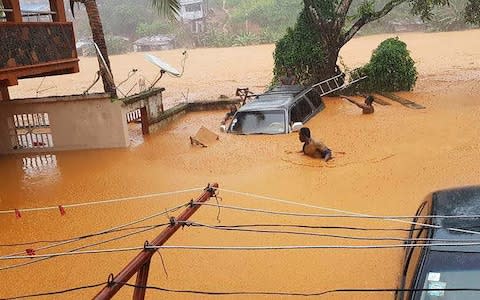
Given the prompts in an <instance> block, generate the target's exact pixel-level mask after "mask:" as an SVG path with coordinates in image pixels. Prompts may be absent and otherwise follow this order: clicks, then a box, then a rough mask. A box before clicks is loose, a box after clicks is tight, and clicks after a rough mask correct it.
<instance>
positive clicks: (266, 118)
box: [222, 73, 366, 134]
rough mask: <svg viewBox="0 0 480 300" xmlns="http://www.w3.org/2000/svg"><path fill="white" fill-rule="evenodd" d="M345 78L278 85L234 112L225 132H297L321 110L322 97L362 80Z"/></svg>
mask: <svg viewBox="0 0 480 300" xmlns="http://www.w3.org/2000/svg"><path fill="white" fill-rule="evenodd" d="M345 76H346V75H345V74H344V73H340V74H338V75H335V76H333V77H331V78H328V79H326V80H324V81H321V82H319V83H316V84H314V85H312V86H308V87H305V86H301V85H282V86H279V87H275V88H273V89H271V90H269V91H268V92H266V93H264V94H261V95H257V96H256V97H255V99H254V100H253V101H251V102H249V103H246V104H245V105H244V106H242V107H241V108H240V109H238V111H237V112H236V114H235V115H234V116H233V120H232V122H231V123H230V126H229V127H228V129H227V132H229V133H235V134H282V133H290V132H292V131H298V130H300V128H302V126H303V124H305V122H307V121H308V120H309V119H310V118H312V117H313V116H315V115H316V114H317V113H318V112H320V111H322V110H323V109H324V108H325V104H324V103H323V100H322V97H323V96H326V95H328V94H331V93H333V92H336V91H339V90H343V89H345V88H346V87H348V86H350V85H352V84H354V83H356V82H358V81H360V80H363V79H365V78H366V76H363V77H358V78H356V79H354V78H350V81H349V82H346V81H345ZM239 90H243V91H246V93H245V95H244V96H245V97H250V96H249V93H250V92H249V91H248V89H237V95H238V91H239ZM243 100H244V99H243ZM224 129H225V128H222V130H224Z"/></svg>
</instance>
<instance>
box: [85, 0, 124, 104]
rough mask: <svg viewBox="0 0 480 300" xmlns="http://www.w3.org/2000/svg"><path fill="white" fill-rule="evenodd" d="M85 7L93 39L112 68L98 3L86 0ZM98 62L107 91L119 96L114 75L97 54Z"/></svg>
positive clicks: (93, 0) (113, 95)
mask: <svg viewBox="0 0 480 300" xmlns="http://www.w3.org/2000/svg"><path fill="white" fill-rule="evenodd" d="M83 3H84V4H85V9H86V10H87V15H88V21H89V23H90V28H91V29H92V37H93V41H94V42H95V43H96V44H97V46H98V48H99V49H100V53H101V54H102V56H103V58H104V60H105V63H106V65H107V66H108V69H110V70H111V68H110V59H109V58H108V51H107V44H106V42H105V36H104V34H103V26H102V21H101V20H100V14H99V12H98V7H97V3H96V1H95V0H84V1H83ZM97 59H98V64H99V66H100V73H101V75H102V81H103V88H104V90H105V92H106V93H110V94H111V95H112V97H117V92H116V90H115V83H114V82H113V75H112V76H110V74H109V72H108V71H107V70H106V69H105V67H104V66H103V62H102V59H101V58H100V57H99V56H98V55H97Z"/></svg>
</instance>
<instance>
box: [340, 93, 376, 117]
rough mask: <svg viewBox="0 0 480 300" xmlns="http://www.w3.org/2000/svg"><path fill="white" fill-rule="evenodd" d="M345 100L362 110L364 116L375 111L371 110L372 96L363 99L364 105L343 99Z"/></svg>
mask: <svg viewBox="0 0 480 300" xmlns="http://www.w3.org/2000/svg"><path fill="white" fill-rule="evenodd" d="M345 99H347V100H348V101H350V102H352V103H353V104H355V105H356V106H358V107H360V108H361V109H362V113H363V114H364V115H369V114H373V112H374V111H375V109H374V108H373V96H372V95H368V96H367V97H366V98H365V103H358V102H356V101H355V100H353V99H350V98H346V97H345Z"/></svg>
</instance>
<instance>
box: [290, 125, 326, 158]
mask: <svg viewBox="0 0 480 300" xmlns="http://www.w3.org/2000/svg"><path fill="white" fill-rule="evenodd" d="M298 137H299V139H300V142H302V143H303V148H302V152H303V153H304V154H305V155H308V156H311V157H315V158H322V159H323V160H325V161H329V160H330V159H331V158H332V150H330V149H329V148H328V147H327V146H326V145H325V144H324V143H322V142H321V141H319V140H315V139H313V138H312V136H311V134H310V129H309V128H308V127H303V128H301V129H300V132H299V136H298Z"/></svg>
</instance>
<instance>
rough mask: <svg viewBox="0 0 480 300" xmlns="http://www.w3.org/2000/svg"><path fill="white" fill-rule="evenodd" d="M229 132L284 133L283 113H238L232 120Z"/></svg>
mask: <svg viewBox="0 0 480 300" xmlns="http://www.w3.org/2000/svg"><path fill="white" fill-rule="evenodd" d="M230 132H232V133H237V134H258V133H260V134H261V133H263V134H279V133H285V113H284V112H283V111H281V110H273V111H244V112H238V113H237V114H236V115H235V118H234V119H233V120H232V124H231V126H230Z"/></svg>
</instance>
